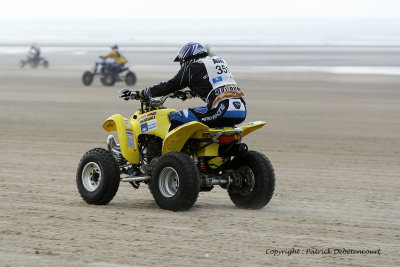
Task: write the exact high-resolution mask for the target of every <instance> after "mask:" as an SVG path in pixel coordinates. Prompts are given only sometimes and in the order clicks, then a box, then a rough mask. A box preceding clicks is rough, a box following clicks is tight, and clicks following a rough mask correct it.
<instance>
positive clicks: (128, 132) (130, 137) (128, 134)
mask: <svg viewBox="0 0 400 267" xmlns="http://www.w3.org/2000/svg"><path fill="white" fill-rule="evenodd" d="M126 139H127V141H128V147H131V148H135V139H134V138H133V132H132V130H128V129H127V130H126Z"/></svg>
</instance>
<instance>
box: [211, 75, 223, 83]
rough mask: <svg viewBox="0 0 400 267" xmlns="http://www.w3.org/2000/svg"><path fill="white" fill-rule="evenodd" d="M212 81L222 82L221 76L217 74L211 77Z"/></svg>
mask: <svg viewBox="0 0 400 267" xmlns="http://www.w3.org/2000/svg"><path fill="white" fill-rule="evenodd" d="M212 82H213V83H217V82H222V76H218V77H215V78H213V79H212Z"/></svg>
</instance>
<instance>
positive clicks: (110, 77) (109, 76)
mask: <svg viewBox="0 0 400 267" xmlns="http://www.w3.org/2000/svg"><path fill="white" fill-rule="evenodd" d="M100 81H101V83H102V84H103V85H105V86H113V85H114V84H115V82H116V78H115V75H114V74H113V73H111V72H107V73H105V74H104V75H103V77H101V79H100Z"/></svg>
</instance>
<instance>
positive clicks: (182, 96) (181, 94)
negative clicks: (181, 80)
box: [175, 90, 195, 101]
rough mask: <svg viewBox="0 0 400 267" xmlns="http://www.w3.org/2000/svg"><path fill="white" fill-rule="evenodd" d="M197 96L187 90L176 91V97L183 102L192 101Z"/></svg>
mask: <svg viewBox="0 0 400 267" xmlns="http://www.w3.org/2000/svg"><path fill="white" fill-rule="evenodd" d="M194 96H195V94H194V93H193V92H192V91H190V90H186V91H176V92H175V97H177V98H179V99H182V101H185V100H186V99H191V98H193V97H194Z"/></svg>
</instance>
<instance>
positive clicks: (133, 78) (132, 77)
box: [125, 71, 136, 86]
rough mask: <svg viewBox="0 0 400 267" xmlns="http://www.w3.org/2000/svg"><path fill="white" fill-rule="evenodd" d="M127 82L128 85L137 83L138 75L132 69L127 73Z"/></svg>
mask: <svg viewBox="0 0 400 267" xmlns="http://www.w3.org/2000/svg"><path fill="white" fill-rule="evenodd" d="M125 83H126V85H131V86H133V85H135V83H136V75H135V73H133V72H132V71H128V73H127V74H126V75H125Z"/></svg>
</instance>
